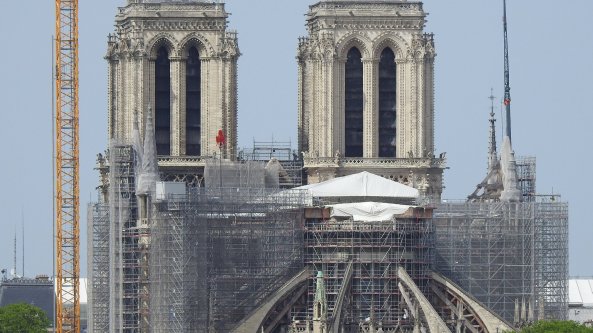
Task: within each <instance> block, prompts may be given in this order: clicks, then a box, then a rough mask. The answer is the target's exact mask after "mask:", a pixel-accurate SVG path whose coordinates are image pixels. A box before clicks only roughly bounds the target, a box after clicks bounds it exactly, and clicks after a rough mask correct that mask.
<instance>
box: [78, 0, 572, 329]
mask: <svg viewBox="0 0 593 333" xmlns="http://www.w3.org/2000/svg"><path fill="white" fill-rule="evenodd" d="M303 10H306V7H304V8H303ZM237 15H240V13H237ZM427 15H428V14H427V12H426V11H425V10H424V7H423V3H422V2H421V1H412V0H410V1H408V0H316V1H315V2H314V3H310V4H309V6H308V11H307V13H306V16H305V17H306V27H307V36H304V37H300V38H298V40H295V45H296V46H297V53H296V62H295V64H294V70H295V72H297V73H298V75H297V77H298V90H297V91H296V92H295V97H296V98H297V101H298V103H297V109H296V110H294V111H295V112H294V115H295V119H294V120H295V122H294V123H295V125H296V128H297V133H298V147H296V152H297V153H295V154H292V155H291V154H290V153H289V154H288V156H289V157H288V158H286V159H278V158H277V157H276V156H274V154H273V153H274V151H275V148H274V147H271V148H270V155H269V157H268V158H267V159H255V158H253V159H252V160H250V159H249V158H246V157H245V155H243V153H242V152H240V151H239V150H238V147H237V145H238V135H237V133H238V130H239V126H240V125H241V124H238V121H237V119H238V117H237V114H238V103H237V100H238V98H237V92H238V89H240V87H238V81H237V75H238V71H237V65H238V60H239V57H240V55H241V52H240V50H239V37H238V36H239V35H238V33H237V32H235V31H231V30H230V29H228V21H229V16H230V14H229V12H228V11H227V6H226V5H225V4H224V3H223V2H221V1H212V0H211V1H206V0H127V4H126V5H125V6H124V7H121V8H119V10H118V12H117V14H116V17H115V32H114V33H113V34H110V35H109V36H108V40H107V54H106V56H105V59H106V60H107V65H108V103H107V121H108V139H109V144H108V149H107V151H106V153H105V155H102V154H100V155H99V157H98V167H97V169H98V170H99V173H100V186H99V191H100V195H99V200H98V202H97V203H95V204H94V205H92V206H90V207H91V208H90V209H89V220H88V223H89V225H88V230H89V245H88V255H89V262H88V265H89V284H90V285H89V288H88V289H89V299H90V303H89V320H88V321H89V332H122V333H123V332H125V333H136V332H200V333H202V332H208V333H228V332H234V333H259V332H266V333H329V332H335V333H384V332H392V333H399V332H401V333H407V332H414V333H416V332H435V333H436V332H439V333H440V332H466V331H467V332H469V331H471V332H497V331H499V330H500V331H506V330H508V331H510V330H511V329H512V328H513V327H519V326H521V325H524V324H526V323H530V322H533V321H534V320H535V318H537V319H562V318H563V316H564V313H563V311H564V308H566V307H567V305H566V299H565V294H566V288H565V287H566V286H565V282H564V281H565V280H566V279H565V278H566V275H567V272H568V268H567V265H566V262H567V260H566V257H567V242H568V240H567V239H566V240H565V242H564V241H563V240H561V241H560V243H561V244H560V246H559V247H557V250H555V251H543V250H542V249H547V248H549V244H547V243H546V242H547V241H549V239H555V236H557V235H561V236H562V237H563V236H565V235H566V234H567V232H565V231H566V230H567V224H568V217H567V206H566V205H565V204H564V203H561V202H551V203H548V204H545V205H542V204H540V203H539V202H536V195H535V178H534V176H533V179H531V178H529V177H528V175H530V174H533V175H534V174H535V162H533V163H531V164H526V163H523V164H521V163H519V162H516V161H515V158H514V152H513V151H512V147H511V145H510V140H507V141H505V142H506V143H505V146H504V147H503V154H502V156H501V158H499V157H498V154H497V153H496V139H495V136H494V134H493V133H494V129H491V133H492V136H491V137H492V139H491V148H490V151H491V154H490V160H489V162H490V164H489V165H490V166H491V168H490V169H491V170H490V171H489V172H490V173H489V175H488V177H487V179H486V180H485V181H484V182H483V184H481V185H479V187H478V190H476V192H475V193H474V194H472V196H470V198H469V199H470V200H469V202H468V203H467V204H465V203H463V204H457V205H456V204H449V205H447V204H445V203H442V202H441V195H442V192H443V172H444V170H445V169H446V158H445V154H444V153H439V152H437V151H436V150H435V142H434V141H435V103H434V95H435V92H434V72H435V68H434V61H435V57H436V50H435V37H434V36H433V35H432V34H430V33H426V32H425V31H424V28H425V23H426V18H427ZM492 117H494V115H492ZM491 125H492V128H494V120H493V119H491ZM282 149H284V148H282ZM288 151H289V152H290V151H291V150H290V148H289V150H288ZM295 166H296V173H297V174H298V177H293V176H294V174H293V173H291V172H292V171H291V170H293V171H294V167H295ZM291 168H292V169H291ZM517 170H519V171H520V170H524V171H525V170H526V171H525V172H523V173H521V177H516V176H517V175H516V173H517V172H516V171H517ZM511 175H512V176H515V177H510V176H511ZM526 175H527V176H526ZM289 178H290V180H288V181H287V180H286V179H289ZM297 179H298V181H297ZM282 184H284V185H282ZM286 184H290V186H288V185H286ZM480 191H482V192H483V193H482V192H480ZM510 192H512V193H511V194H512V198H513V200H506V201H505V200H503V199H504V196H505V194H507V195H508V193H510ZM552 236H553V237H552ZM562 239H564V238H562ZM563 251H564V252H563ZM474 296H475V297H477V298H474Z"/></svg>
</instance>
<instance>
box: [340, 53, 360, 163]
mask: <svg viewBox="0 0 593 333" xmlns="http://www.w3.org/2000/svg"><path fill="white" fill-rule="evenodd" d="M344 74H345V75H344V78H345V87H344V98H345V100H344V117H345V119H344V127H345V128H344V134H345V140H344V143H345V152H344V156H345V157H362V154H363V148H362V144H363V107H364V99H363V64H362V55H361V53H360V51H359V50H358V48H356V47H352V48H351V49H350V50H349V51H348V56H347V59H346V65H345V73H344Z"/></svg>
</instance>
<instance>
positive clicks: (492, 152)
mask: <svg viewBox="0 0 593 333" xmlns="http://www.w3.org/2000/svg"><path fill="white" fill-rule="evenodd" d="M488 99H490V103H491V106H490V120H489V121H490V145H489V147H488V170H492V168H494V165H495V164H496V160H497V153H496V118H494V116H495V114H494V100H495V99H496V97H494V89H492V88H490V97H488Z"/></svg>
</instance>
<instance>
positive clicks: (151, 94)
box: [141, 57, 156, 137]
mask: <svg viewBox="0 0 593 333" xmlns="http://www.w3.org/2000/svg"><path fill="white" fill-rule="evenodd" d="M155 62H156V58H152V57H151V58H149V59H148V64H147V67H148V70H147V72H146V75H147V78H146V85H145V86H144V91H147V93H148V98H147V99H146V100H147V101H148V103H147V105H146V106H145V109H144V115H143V119H144V121H146V119H147V118H148V117H147V115H146V112H148V104H150V107H151V109H152V112H154V110H155V108H156V105H155V93H156V91H155V90H156V87H155V77H154V76H155ZM155 118H156V117H154V114H153V121H154V119H155ZM153 126H154V124H153ZM141 131H144V128H142V129H141ZM142 135H143V136H142V137H144V133H142Z"/></svg>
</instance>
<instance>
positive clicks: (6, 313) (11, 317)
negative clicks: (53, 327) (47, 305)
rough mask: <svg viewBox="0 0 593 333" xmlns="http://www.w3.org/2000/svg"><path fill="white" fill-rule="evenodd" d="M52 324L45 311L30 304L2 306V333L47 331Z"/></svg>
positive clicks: (0, 317) (0, 328)
mask: <svg viewBox="0 0 593 333" xmlns="http://www.w3.org/2000/svg"><path fill="white" fill-rule="evenodd" d="M50 324H51V322H50V320H49V319H48V318H47V315H46V314H45V312H43V310H41V309H40V308H38V307H36V306H33V305H30V304H26V303H18V304H11V305H7V306H4V307H1V308H0V333H46V332H47V328H48V327H49V326H50Z"/></svg>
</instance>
